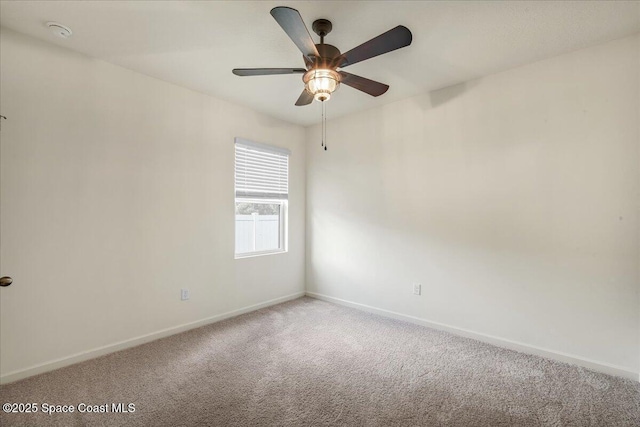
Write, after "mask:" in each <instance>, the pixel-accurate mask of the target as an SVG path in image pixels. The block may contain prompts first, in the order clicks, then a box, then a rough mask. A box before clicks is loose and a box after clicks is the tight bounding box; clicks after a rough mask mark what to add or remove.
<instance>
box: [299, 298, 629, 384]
mask: <svg viewBox="0 0 640 427" xmlns="http://www.w3.org/2000/svg"><path fill="white" fill-rule="evenodd" d="M307 296H310V297H312V298H316V299H320V300H323V301H328V302H333V303H336V304H340V305H344V306H347V307H352V308H356V309H359V310H363V311H367V312H369V313H374V314H378V315H381V316H385V317H390V318H393V319H398V320H404V321H406V322H410V323H415V324H418V325H422V326H427V327H429V328H433V329H438V330H441V331H446V332H450V333H452V334H455V335H460V336H463V337H467V338H473V339H476V340H478V341H482V342H486V343H489V344H493V345H495V346H498V347H503V348H508V349H510V350H515V351H519V352H522V353H528V354H535V355H536V356H542V357H546V358H548V359H553V360H558V361H560V362H565V363H570V364H573V365H578V366H582V367H585V368H588V369H592V370H594V371H598V372H602V373H605V374H609V375H616V376H619V377H623V378H628V379H632V380H635V381H640V375H639V373H638V372H634V371H633V370H631V369H629V368H624V367H621V366H615V365H611V364H609V363H605V362H597V361H595V360H589V359H585V358H582V357H579V356H575V355H572V354H567V353H562V352H560V351H554V350H549V349H546V348H541V347H537V346H534V345H529V344H525V343H521V342H517V341H512V340H508V339H505V338H500V337H496V336H493V335H487V334H483V333H480V332H475V331H471V330H469V329H463V328H457V327H455V326H450V325H446V324H444V323H439V322H434V321H431V320H427V319H422V318H420V317H415V316H409V315H406V314H401V313H397V312H395V311H390V310H384V309H382V308H377V307H372V306H370V305H366V304H360V303H357V302H352V301H347V300H344V299H340V298H336V297H331V296H328V295H323V294H319V293H316V292H309V291H307Z"/></svg>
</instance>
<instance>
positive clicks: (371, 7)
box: [0, 1, 640, 125]
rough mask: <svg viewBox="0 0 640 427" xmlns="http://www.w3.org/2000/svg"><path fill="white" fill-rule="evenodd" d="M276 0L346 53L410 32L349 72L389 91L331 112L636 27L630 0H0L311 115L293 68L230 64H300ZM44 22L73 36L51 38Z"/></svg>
mask: <svg viewBox="0 0 640 427" xmlns="http://www.w3.org/2000/svg"><path fill="white" fill-rule="evenodd" d="M275 6H289V7H293V8H296V9H298V10H299V11H300V14H301V15H302V18H303V19H304V21H305V24H306V25H307V27H308V28H309V32H310V33H311V34H312V36H313V37H314V40H316V42H319V38H318V37H316V35H315V34H313V32H312V31H311V24H312V22H313V21H314V20H316V19H318V18H326V19H329V20H330V21H332V23H333V31H332V32H331V34H329V35H328V36H327V37H326V39H325V42H326V43H329V44H332V45H335V46H336V47H338V48H339V49H340V50H341V51H342V52H346V51H347V50H349V49H351V48H353V47H355V46H357V45H359V44H361V43H363V42H365V41H367V40H369V39H371V38H373V37H375V36H377V35H378V34H380V33H383V32H385V31H387V30H389V29H391V28H393V27H395V26H397V25H404V26H406V27H408V28H409V29H410V30H411V32H412V33H413V43H412V44H411V46H409V47H406V48H404V49H400V50H397V51H394V52H391V53H388V54H386V55H382V56H379V57H376V58H373V59H370V60H367V61H364V62H361V63H358V64H355V65H353V66H352V67H348V68H347V69H346V71H348V72H350V73H353V74H358V75H361V76H363V77H367V78H369V79H373V80H377V81H380V82H382V83H386V84H388V85H390V86H391V88H390V89H389V91H388V92H387V93H386V94H384V95H382V96H380V97H378V98H373V97H371V96H369V95H366V94H364V93H362V92H359V91H357V90H354V89H352V88H350V87H347V86H342V87H341V88H340V89H338V91H337V92H336V93H335V95H334V96H333V97H332V98H331V100H330V101H329V103H328V105H327V113H328V117H329V118H331V117H337V116H342V115H346V114H350V113H353V112H356V111H361V110H365V109H370V108H373V107H376V106H379V105H383V104H388V103H390V102H393V101H397V100H400V99H402V98H406V97H410V96H414V95H418V94H421V93H425V94H426V93H427V92H429V91H432V90H437V89H441V88H443V87H447V86H450V85H453V84H457V83H461V82H464V81H468V80H471V79H475V78H479V77H482V76H485V75H488V74H492V73H496V72H499V71H503V70H506V69H509V68H513V67H516V66H518V65H522V64H526V63H531V62H534V61H537V60H540V59H543V58H547V57H551V56H554V55H558V54H561V53H565V52H569V51H573V50H577V49H580V48H583V47H586V46H590V45H594V44H597V43H602V42H605V41H608V40H613V39H616V38H620V37H624V36H627V35H630V34H633V33H636V32H638V31H640V2H635V1H629V2H623V1H603V2H599V1H587V2H569V1H566V2H562V1H557V2H555V1H523V2H506V1H505V2H488V1H487V2H481V1H469V2H464V1H456V2H444V1H436V2H427V1H406V2H405V1H298V2H296V1H211V2H207V1H127V2H125V1H2V2H1V3H0V25H2V26H3V27H7V28H10V29H12V30H15V31H18V32H21V33H24V34H27V35H30V36H33V37H36V38H38V39H41V40H46V41H48V42H50V43H54V44H56V45H59V46H64V47H66V48H69V49H72V50H74V51H77V52H81V53H84V54H86V55H89V56H92V57H95V58H99V59H102V60H105V61H108V62H111V63H113V64H117V65H120V66H122V67H125V68H128V69H131V70H134V71H138V72H140V73H143V74H146V75H149V76H152V77H156V78H158V79H161V80H165V81H167V82H171V83H175V84H177V85H180V86H183V87H186V88H189V89H193V90H195V91H198V92H202V93H205V94H209V95H212V96H215V97H218V98H222V99H225V100H228V101H231V102H235V103H238V104H242V105H245V106H247V107H250V108H252V109H254V110H257V111H261V112H263V113H266V114H268V115H270V116H273V117H277V118H280V119H282V120H285V121H288V122H291V123H296V124H300V125H310V124H314V123H318V122H319V121H320V104H319V103H318V102H314V103H313V104H311V105H309V106H306V107H296V106H295V105H294V103H295V102H296V99H297V98H298V96H299V95H300V92H301V91H302V89H303V83H302V80H301V75H300V74H294V75H277V76H261V77H238V76H235V75H233V74H232V73H231V69H232V68H254V67H265V68H268V67H287V68H288V67H291V68H304V63H303V60H302V55H301V53H300V51H299V50H298V49H297V48H296V46H295V45H294V44H293V42H292V41H291V40H290V39H289V38H288V37H287V35H286V34H285V33H284V31H282V29H281V28H280V26H279V25H278V24H277V22H276V21H275V20H274V19H273V18H272V17H271V15H270V14H269V11H270V10H271V8H273V7H275ZM49 21H56V22H59V23H61V24H64V25H66V26H68V27H70V28H71V29H72V30H73V36H72V37H71V38H69V39H66V40H65V39H62V38H58V37H56V36H54V35H53V34H51V33H50V32H49V30H48V28H47V27H46V23H47V22H49Z"/></svg>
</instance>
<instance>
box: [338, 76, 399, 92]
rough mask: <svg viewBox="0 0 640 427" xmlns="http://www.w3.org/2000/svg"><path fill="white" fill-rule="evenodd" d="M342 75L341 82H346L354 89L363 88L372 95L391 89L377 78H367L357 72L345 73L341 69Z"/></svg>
mask: <svg viewBox="0 0 640 427" xmlns="http://www.w3.org/2000/svg"><path fill="white" fill-rule="evenodd" d="M340 77H341V78H340V83H344V84H346V85H347V86H351V87H352V88H354V89H358V90H361V91H362V92H364V93H368V94H369V95H371V96H380V95H382V94H383V93H385V92H386V91H387V90H389V85H386V84H384V83H380V82H376V81H375V80H369V79H365V78H364V77H360V76H356V75H355V74H350V73H345V72H344V71H340Z"/></svg>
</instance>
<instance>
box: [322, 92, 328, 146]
mask: <svg viewBox="0 0 640 427" xmlns="http://www.w3.org/2000/svg"><path fill="white" fill-rule="evenodd" d="M322 145H323V146H324V151H327V103H326V101H322Z"/></svg>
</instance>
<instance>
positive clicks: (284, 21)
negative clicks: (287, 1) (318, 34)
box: [271, 6, 320, 58]
mask: <svg viewBox="0 0 640 427" xmlns="http://www.w3.org/2000/svg"><path fill="white" fill-rule="evenodd" d="M271 16H273V18H274V19H275V20H276V21H277V22H278V24H280V26H281V27H282V29H283V30H284V32H285V33H287V35H288V36H289V38H290V39H291V40H292V41H293V42H294V43H295V44H296V46H298V49H300V52H302V54H303V55H304V56H306V57H307V58H308V57H310V56H320V55H319V54H318V49H316V44H315V43H314V42H313V39H312V38H311V35H310V34H309V30H307V27H306V26H305V25H304V21H303V20H302V17H301V16H300V12H298V11H297V10H295V9H292V8H290V7H284V6H279V7H274V8H273V9H271Z"/></svg>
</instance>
